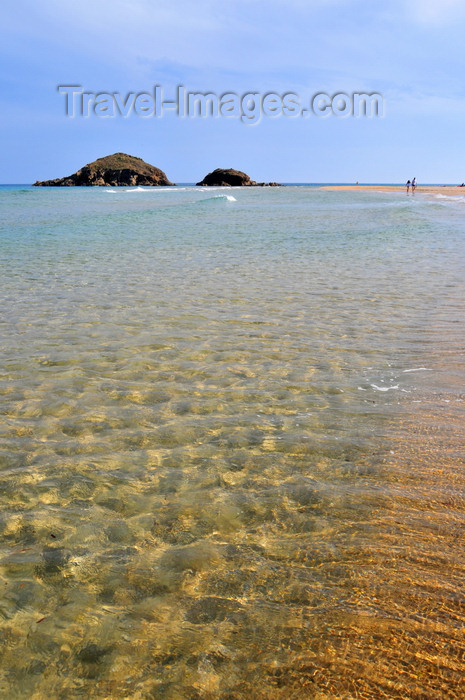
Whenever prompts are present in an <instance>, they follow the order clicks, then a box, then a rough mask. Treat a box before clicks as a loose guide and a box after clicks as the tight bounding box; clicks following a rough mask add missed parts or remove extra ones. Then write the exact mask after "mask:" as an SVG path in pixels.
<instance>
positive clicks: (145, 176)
mask: <svg viewBox="0 0 465 700" xmlns="http://www.w3.org/2000/svg"><path fill="white" fill-rule="evenodd" d="M172 184H173V183H172V182H170V181H169V180H168V178H167V176H166V174H165V173H164V172H163V170H160V168H156V167H155V166H154V165H150V164H149V163H146V162H145V161H144V160H142V159H141V158H136V157H135V156H129V155H127V153H114V154H113V155H111V156H105V157H104V158H98V159H97V160H94V161H93V162H92V163H88V164H87V165H85V166H84V167H83V168H81V169H80V170H78V171H77V172H75V173H73V175H68V177H62V178H57V179H55V180H43V181H39V180H38V181H37V182H34V186H35V187H103V186H110V187H120V186H124V187H127V186H129V187H130V186H133V185H139V186H140V185H142V186H149V187H158V186H160V185H172Z"/></svg>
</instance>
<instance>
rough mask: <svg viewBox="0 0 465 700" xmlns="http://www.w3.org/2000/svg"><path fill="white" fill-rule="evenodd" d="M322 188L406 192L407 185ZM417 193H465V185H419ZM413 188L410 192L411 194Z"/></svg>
mask: <svg viewBox="0 0 465 700" xmlns="http://www.w3.org/2000/svg"><path fill="white" fill-rule="evenodd" d="M320 189H322V190H330V191H333V192H336V191H341V190H346V191H347V192H351V191H354V192H364V191H375V192H399V193H402V194H406V193H407V192H406V190H407V187H406V185H323V186H322V187H320ZM415 192H416V193H417V194H444V195H446V196H453V195H465V187H461V186H460V185H452V186H451V185H417V186H416V188H415ZM411 193H412V192H411V190H410V192H409V194H411Z"/></svg>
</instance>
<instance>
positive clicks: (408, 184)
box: [405, 180, 412, 194]
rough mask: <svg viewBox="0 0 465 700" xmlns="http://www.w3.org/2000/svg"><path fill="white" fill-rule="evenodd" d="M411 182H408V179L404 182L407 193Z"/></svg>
mask: <svg viewBox="0 0 465 700" xmlns="http://www.w3.org/2000/svg"><path fill="white" fill-rule="evenodd" d="M411 184H412V183H411V182H410V180H407V182H406V184H405V186H406V188H407V194H408V193H409V191H410V186H411Z"/></svg>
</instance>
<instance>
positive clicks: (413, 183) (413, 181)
mask: <svg viewBox="0 0 465 700" xmlns="http://www.w3.org/2000/svg"><path fill="white" fill-rule="evenodd" d="M416 186H417V178H416V177H414V178H413V180H412V194H413V193H414V192H415V187H416Z"/></svg>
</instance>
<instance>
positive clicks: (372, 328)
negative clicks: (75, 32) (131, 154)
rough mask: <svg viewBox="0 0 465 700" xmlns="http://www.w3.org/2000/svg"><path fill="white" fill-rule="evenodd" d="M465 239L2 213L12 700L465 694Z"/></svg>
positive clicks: (440, 214) (265, 212)
mask: <svg viewBox="0 0 465 700" xmlns="http://www.w3.org/2000/svg"><path fill="white" fill-rule="evenodd" d="M464 213H465V205H464V203H463V201H462V200H460V199H457V200H456V201H455V200H445V199H439V198H434V197H425V196H421V195H418V196H417V195H416V196H415V198H412V197H409V198H407V197H405V196H403V195H400V194H397V193H395V194H391V193H380V194H376V193H373V192H369V193H366V194H365V193H358V192H357V193H355V192H350V193H348V192H330V191H322V190H319V189H317V188H311V187H308V188H305V187H287V188H276V189H275V188H271V189H261V188H259V189H250V190H243V189H240V188H239V189H231V190H230V189H226V190H225V189H211V188H210V189H208V190H207V189H203V188H189V187H185V188H172V189H171V188H169V189H165V188H163V189H150V188H147V189H142V188H132V189H129V188H128V189H120V190H116V189H114V190H111V189H110V188H108V189H106V188H95V189H94V188H92V189H87V188H76V189H74V188H73V189H52V188H51V189H33V188H27V187H23V188H21V187H16V188H6V187H5V188H0V217H1V219H0V226H1V228H0V274H1V280H2V281H1V286H0V301H1V305H0V308H1V315H0V334H1V345H0V411H1V416H2V420H1V423H0V431H1V433H0V434H1V445H0V446H1V451H0V470H1V471H0V487H1V488H0V503H1V508H0V510H1V519H0V531H1V545H2V546H1V552H0V553H1V561H0V585H1V586H2V593H3V595H2V598H1V600H0V619H1V627H2V638H1V646H0V653H1V658H2V660H1V669H2V670H1V675H0V691H1V693H2V694H3V695H4V696H5V697H28V698H29V697H31V698H42V697H46V696H49V697H57V698H68V697H80V696H83V697H92V698H158V697H160V698H217V697H221V698H230V699H233V698H286V699H287V698H308V697H314V698H319V699H321V698H336V697H337V698H358V697H360V698H381V697H392V698H406V697H412V698H431V699H432V700H433V698H460V697H462V679H463V674H464V671H465V661H464V659H465V642H464V637H463V632H464V628H465V606H464V603H465V597H464V594H463V577H464V574H465V556H464V554H463V548H462V540H463V534H464V528H465V499H464V495H465V490H464V486H465V483H464V482H465V480H464V472H463V467H464V454H463V415H464V395H465V394H464V391H463V387H464V381H463V380H464V363H463V352H464V350H463V348H464V332H463V326H462V323H463V299H464V296H463V292H464V285H463V271H464V260H465V252H464V236H465V217H464Z"/></svg>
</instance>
